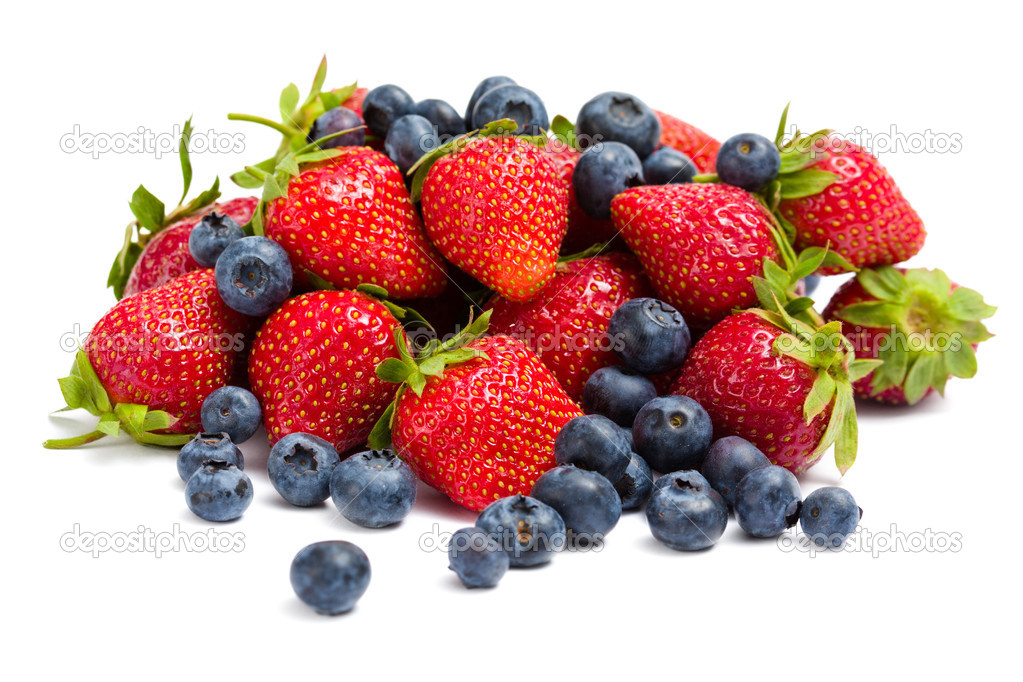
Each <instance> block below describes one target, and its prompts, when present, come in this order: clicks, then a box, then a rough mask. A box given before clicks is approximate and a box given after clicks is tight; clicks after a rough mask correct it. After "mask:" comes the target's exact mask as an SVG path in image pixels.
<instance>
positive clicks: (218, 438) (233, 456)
mask: <svg viewBox="0 0 1023 682" xmlns="http://www.w3.org/2000/svg"><path fill="white" fill-rule="evenodd" d="M214 459H215V460H219V461H221V462H230V463H231V464H234V465H235V466H237V467H238V468H239V469H244V468H245V458H244V457H243V456H242V451H241V450H239V449H238V446H237V445H235V444H234V443H233V442H232V441H231V437H230V436H228V435H227V434H226V433H205V432H204V433H200V434H198V435H197V436H196V437H195V438H193V439H192V440H190V441H188V442H187V443H185V445H184V446H183V447H182V448H181V452H179V453H178V476H180V477H181V480H182V481H184V482H185V483H187V482H188V479H190V478H192V474H194V473H195V472H196V471H197V470H198V469H199V467H201V466H202V463H203V462H204V461H206V460H214Z"/></svg>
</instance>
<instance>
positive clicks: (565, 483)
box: [530, 466, 622, 546]
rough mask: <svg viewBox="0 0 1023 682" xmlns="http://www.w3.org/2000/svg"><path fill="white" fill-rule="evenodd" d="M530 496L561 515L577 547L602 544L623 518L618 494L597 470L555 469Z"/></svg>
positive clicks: (542, 478)
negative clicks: (583, 542) (581, 543)
mask: <svg viewBox="0 0 1023 682" xmlns="http://www.w3.org/2000/svg"><path fill="white" fill-rule="evenodd" d="M530 495H531V496H532V497H533V498H534V499H537V500H540V501H541V502H543V503H544V504H546V505H548V506H550V507H551V509H553V510H554V511H556V512H558V514H559V515H560V516H561V518H562V520H564V522H565V529H566V530H567V531H568V532H569V533H570V534H571V537H572V539H573V540H574V541H575V542H576V543H577V544H579V543H580V542H581V541H585V542H586V545H587V546H592V545H593V544H595V543H599V542H601V541H602V540H603V537H604V536H605V535H607V534H608V533H610V532H611V530H612V529H613V528H614V527H615V526H616V525H618V519H620V518H621V517H622V498H620V497H619V496H618V491H617V490H615V487H614V486H613V485H611V481H609V480H607V479H606V478H605V477H604V476H601V475H600V474H598V473H597V472H595V471H586V470H585V469H580V468H578V467H574V466H559V467H555V468H553V469H551V470H550V471H547V472H546V473H544V474H543V475H542V476H540V478H538V479H536V483H534V484H533V490H532V492H530Z"/></svg>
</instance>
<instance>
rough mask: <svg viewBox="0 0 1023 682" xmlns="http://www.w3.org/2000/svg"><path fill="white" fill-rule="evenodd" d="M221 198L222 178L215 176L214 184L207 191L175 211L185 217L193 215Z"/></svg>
mask: <svg viewBox="0 0 1023 682" xmlns="http://www.w3.org/2000/svg"><path fill="white" fill-rule="evenodd" d="M219 198H220V178H219V177H216V178H213V184H212V185H210V188H209V189H208V190H206V191H205V192H200V193H199V196H197V197H196V198H194V199H192V200H191V201H189V202H188V203H187V204H185V205H184V206H182V207H181V208H178V209H176V210H175V211H174V213H175V215H178V216H181V217H184V216H186V215H191V214H192V213H195V212H196V211H198V210H199V209H201V208H206V207H207V206H209V205H210V204H212V203H213V202H214V201H216V200H217V199H219Z"/></svg>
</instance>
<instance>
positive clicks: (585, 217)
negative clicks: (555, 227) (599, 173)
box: [544, 139, 618, 253]
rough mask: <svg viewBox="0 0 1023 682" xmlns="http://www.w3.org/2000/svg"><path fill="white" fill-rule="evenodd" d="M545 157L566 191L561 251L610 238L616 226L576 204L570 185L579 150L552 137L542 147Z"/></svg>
mask: <svg viewBox="0 0 1023 682" xmlns="http://www.w3.org/2000/svg"><path fill="white" fill-rule="evenodd" d="M544 151H545V152H547V156H548V158H549V159H550V160H551V161H552V162H553V163H554V167H555V168H556V169H557V171H558V175H559V176H560V177H561V183H562V185H564V187H565V190H566V191H568V232H567V233H566V234H565V240H564V241H563V242H562V244H561V252H562V253H576V252H578V251H582V250H583V249H585V248H587V247H588V246H591V245H593V244H596V243H597V242H606V241H608V240H610V239H613V238H614V237H615V236H616V235H617V234H618V230H616V229H615V226H614V223H613V222H611V221H610V220H597V219H596V218H592V217H590V216H589V214H587V213H586V211H584V210H582V208H580V207H579V202H578V201H576V198H575V189H574V187H573V186H572V172H573V171H574V170H575V165H576V164H577V163H578V162H579V157H580V156H581V155H582V152H580V151H579V150H577V149H575V148H574V147H571V146H569V145H567V144H565V143H563V142H561V141H559V140H557V139H552V140H551V141H550V142H548V143H547V147H546V148H545V149H544Z"/></svg>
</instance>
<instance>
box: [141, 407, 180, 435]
mask: <svg viewBox="0 0 1023 682" xmlns="http://www.w3.org/2000/svg"><path fill="white" fill-rule="evenodd" d="M176 421H177V419H175V418H174V417H172V416H170V414H168V413H167V412H164V411H163V410H150V411H148V412H146V416H145V419H143V420H142V431H143V432H147V431H162V430H164V429H169V428H170V427H171V425H172V424H174V423H175V422H176Z"/></svg>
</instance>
